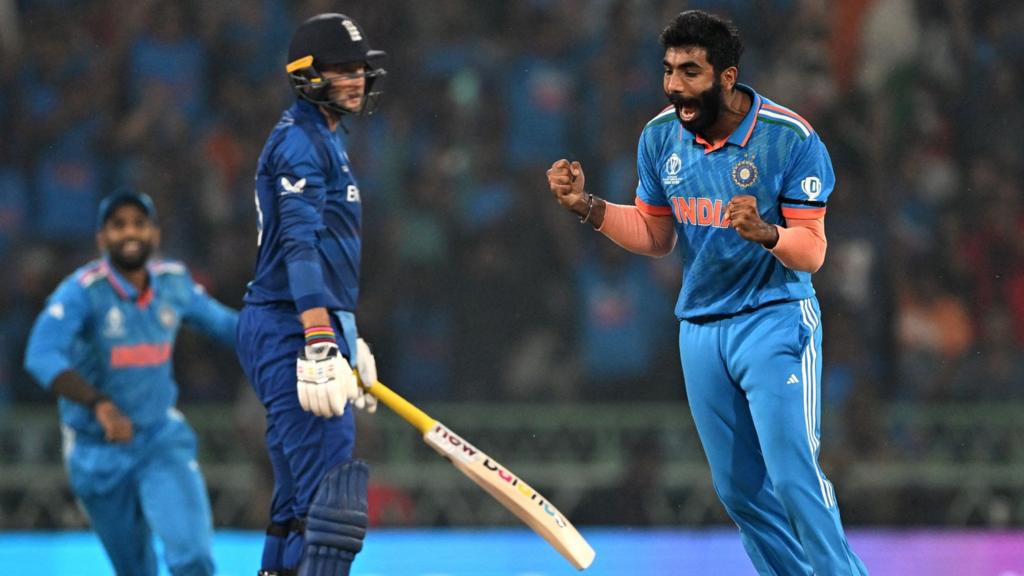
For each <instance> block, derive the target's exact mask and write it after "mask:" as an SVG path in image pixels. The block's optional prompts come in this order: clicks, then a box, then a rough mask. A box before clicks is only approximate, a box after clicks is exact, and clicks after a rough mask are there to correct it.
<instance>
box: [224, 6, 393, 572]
mask: <svg viewBox="0 0 1024 576" xmlns="http://www.w3.org/2000/svg"><path fill="white" fill-rule="evenodd" d="M384 56H385V54H384V52H381V51H378V50H371V49H370V46H369V44H368V42H367V39H366V36H365V34H364V32H363V30H362V28H360V26H359V25H358V24H357V23H356V22H355V20H353V19H351V18H349V17H348V16H345V15H343V14H321V15H319V16H315V17H313V18H311V19H309V20H307V21H306V22H304V23H303V24H301V25H300V26H299V27H298V29H297V30H296V31H295V34H294V36H293V37H292V40H291V44H290V45H289V48H288V64H287V66H286V72H287V74H288V78H289V81H290V82H291V85H292V88H293V89H294V91H295V94H296V96H297V98H296V102H295V103H294V104H293V105H292V106H291V107H290V108H288V109H287V110H286V111H285V112H284V114H283V115H282V116H281V119H280V120H279V121H278V123H277V126H275V127H274V129H273V131H272V132H271V134H270V136H269V138H268V140H267V142H266V145H265V147H264V148H263V152H262V154H261V155H260V158H259V164H258V167H257V174H256V216H257V224H258V230H259V232H258V237H257V245H258V254H257V262H256V272H255V277H254V279H253V280H252V281H251V282H250V283H249V285H248V290H247V292H246V295H245V306H244V307H243V309H242V312H241V314H240V317H239V326H238V346H237V349H238V356H239V359H240V360H241V363H242V366H243V368H244V369H245V371H246V374H247V375H248V377H249V380H250V382H252V385H253V387H254V388H255V390H256V393H257V394H258V395H259V397H260V400H261V401H262V402H263V405H264V407H265V408H266V410H267V431H266V443H267V450H268V452H269V455H270V461H271V464H272V466H273V470H274V494H273V500H272V503H271V509H270V522H269V526H268V527H267V531H266V539H265V544H264V548H263V558H262V564H261V569H260V571H259V574H260V575H261V576H285V575H295V574H299V575H302V576H338V575H347V574H348V573H349V569H350V567H351V565H352V561H353V559H354V557H355V555H356V554H357V553H358V552H359V551H360V550H361V549H362V546H363V536H364V535H365V533H366V526H367V502H366V500H367V478H368V469H367V465H366V463H365V462H363V461H361V460H355V459H353V458H352V451H353V447H354V444H355V421H354V418H353V414H352V410H349V409H347V406H348V405H349V404H350V403H352V404H354V405H355V406H357V407H359V408H364V409H366V410H368V411H370V412H373V411H374V410H375V409H376V400H375V399H374V398H373V397H372V396H369V395H368V394H366V393H365V389H364V388H363V387H362V386H360V383H359V382H358V381H357V377H356V376H355V375H354V374H353V369H354V368H358V371H359V379H361V380H362V384H363V386H366V387H369V386H370V385H372V384H373V382H375V381H376V379H377V375H376V373H377V368H376V363H375V361H374V358H373V355H372V354H371V353H370V349H369V347H368V346H367V345H366V343H365V342H364V341H363V340H362V339H361V338H359V335H358V332H357V331H356V317H355V311H356V302H357V300H358V296H359V263H360V253H361V232H362V204H361V196H360V190H359V185H358V183H357V182H356V179H355V176H354V175H353V172H352V170H351V167H350V165H349V158H348V154H347V152H346V149H345V142H344V137H343V134H341V133H339V131H338V127H339V126H340V125H341V123H342V121H343V120H344V119H346V118H347V117H349V116H358V115H361V114H369V113H370V112H372V110H373V106H374V103H375V100H376V97H377V94H378V93H377V92H375V91H373V87H374V84H375V83H376V81H377V80H378V79H379V78H380V77H381V76H383V75H384V73H385V72H384V70H383V69H382V68H380V67H378V66H377V62H378V61H379V60H380V59H382V58H383V57H384Z"/></svg>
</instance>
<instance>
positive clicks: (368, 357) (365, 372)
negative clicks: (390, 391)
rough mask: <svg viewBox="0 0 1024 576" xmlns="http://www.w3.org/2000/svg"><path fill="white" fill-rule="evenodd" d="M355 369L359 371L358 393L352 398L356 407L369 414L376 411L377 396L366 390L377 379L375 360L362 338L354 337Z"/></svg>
mask: <svg viewBox="0 0 1024 576" xmlns="http://www.w3.org/2000/svg"><path fill="white" fill-rule="evenodd" d="M356 370H357V371H358V372H359V383H360V384H361V386H360V388H359V395H358V396H356V397H355V399H354V400H352V403H353V404H355V405H356V408H359V409H360V410H366V411H367V412H369V413H370V414H373V413H374V412H376V411H377V397H376V396H374V395H373V394H370V393H368V392H367V390H369V389H370V388H371V387H372V386H373V383H374V382H376V381H377V360H375V359H374V358H373V354H372V353H371V352H370V346H369V344H367V343H366V340H363V339H362V338H357V339H356Z"/></svg>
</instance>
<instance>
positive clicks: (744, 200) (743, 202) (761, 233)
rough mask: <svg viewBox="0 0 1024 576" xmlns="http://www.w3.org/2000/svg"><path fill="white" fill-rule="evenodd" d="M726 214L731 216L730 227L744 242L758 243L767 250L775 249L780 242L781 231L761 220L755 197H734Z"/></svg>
mask: <svg viewBox="0 0 1024 576" xmlns="http://www.w3.org/2000/svg"><path fill="white" fill-rule="evenodd" d="M725 213H726V214H727V215H728V216H729V225H730V226H732V227H733V229H734V230H736V233H737V234H739V235H740V237H741V238H743V239H744V240H750V241H751V242H757V243H758V244H762V245H764V246H765V247H766V248H772V247H774V246H775V243H776V242H778V241H779V231H778V230H776V229H775V226H773V225H771V224H769V223H767V222H765V221H764V220H762V219H761V214H760V213H759V212H758V211H757V198H755V197H754V196H749V195H743V196H733V197H732V200H729V204H727V205H726V206H725Z"/></svg>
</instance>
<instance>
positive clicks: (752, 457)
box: [547, 10, 867, 576]
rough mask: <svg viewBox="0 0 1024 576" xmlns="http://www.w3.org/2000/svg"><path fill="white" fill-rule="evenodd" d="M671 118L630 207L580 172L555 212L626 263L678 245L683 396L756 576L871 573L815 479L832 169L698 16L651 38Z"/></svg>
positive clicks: (560, 175) (720, 26) (647, 154)
mask: <svg viewBox="0 0 1024 576" xmlns="http://www.w3.org/2000/svg"><path fill="white" fill-rule="evenodd" d="M661 44H662V46H663V48H664V60H663V65H664V80H663V84H664V90H665V95H666V96H667V97H668V100H669V102H670V104H671V105H670V106H668V107H667V108H665V109H664V110H662V112H661V113H660V114H658V115H657V116H655V117H654V118H653V119H652V120H651V121H650V122H648V123H647V126H646V127H645V128H644V129H643V133H642V134H641V136H640V144H639V148H638V151H637V171H638V173H639V184H638V186H637V190H636V200H635V205H634V206H622V205H615V204H611V203H608V202H605V201H604V200H602V199H600V198H598V197H596V196H594V195H592V194H590V193H589V192H587V191H586V188H585V179H584V175H583V168H582V166H581V165H580V163H579V162H575V161H574V162H571V163H570V162H568V161H567V160H564V159H563V160H559V161H557V162H555V163H554V164H553V165H552V166H551V169H549V170H548V172H547V176H548V183H549V185H550V188H551V191H552V192H553V193H554V195H555V197H556V198H557V200H558V202H559V203H560V204H561V205H562V206H563V207H565V208H567V209H568V210H570V211H571V212H573V213H575V214H577V215H578V216H579V217H580V220H581V222H585V223H589V224H590V225H591V226H593V227H594V228H596V229H597V230H598V231H600V232H602V233H603V234H604V235H606V236H607V237H608V238H610V239H611V240H613V241H614V242H616V243H617V244H619V245H620V246H622V247H623V248H625V249H626V250H630V251H632V252H635V253H638V254H645V255H649V256H655V257H660V256H665V255H667V254H668V253H669V252H671V251H672V249H673V247H674V246H675V244H676V242H677V241H678V243H679V253H680V259H681V261H682V263H683V267H684V269H683V284H682V289H681V290H680V292H679V299H678V301H677V304H676V309H675V314H676V317H677V318H678V319H679V353H680V356H681V358H682V364H683V374H684V376H685V380H686V392H687V396H688V400H689V404H690V410H691V412H692V414H693V419H694V422H695V423H696V426H697V431H698V433H699V435H700V439H701V443H702V444H703V446H704V452H705V454H706V455H707V458H708V462H709V464H710V466H711V475H712V479H713V481H714V485H715V490H716V492H717V493H718V497H719V499H720V500H721V501H722V504H723V505H724V506H725V509H726V510H727V512H728V513H729V515H730V516H731V517H732V519H733V520H734V521H735V522H736V524H737V525H738V526H739V528H740V538H741V539H742V541H743V545H744V547H745V548H746V550H747V554H748V555H749V556H750V559H751V561H753V563H754V566H755V567H756V569H757V571H758V572H759V573H760V574H786V575H795V574H812V573H813V574H828V575H829V576H839V575H848V574H853V575H861V574H867V570H866V569H865V567H864V564H863V563H862V562H861V561H860V559H859V558H857V556H856V555H855V554H854V553H853V551H852V550H851V549H850V546H849V544H848V543H847V540H846V536H845V534H844V532H843V527H842V523H841V522H840V518H839V508H838V505H837V503H836V495H835V491H834V490H833V488H832V484H831V483H830V482H829V481H828V479H826V478H825V474H824V473H823V472H822V470H821V468H820V467H819V465H818V449H819V442H820V429H819V422H818V419H819V414H820V402H819V398H820V397H821V386H820V377H821V354H820V352H821V322H820V321H819V318H820V316H821V314H820V311H819V308H818V301H817V299H816V298H815V295H814V288H813V287H812V286H811V274H812V273H813V272H815V271H817V270H818V268H820V267H821V265H822V263H823V261H824V258H825V224H824V218H825V203H826V201H827V200H828V197H829V194H831V192H832V188H833V186H834V185H835V175H834V173H833V171H832V162H831V160H830V159H829V156H828V152H827V151H826V149H825V145H824V144H823V143H822V141H821V139H820V138H819V137H818V135H817V134H816V133H815V132H814V129H813V128H812V127H811V126H810V124H808V123H807V121H806V120H804V119H803V118H801V117H800V116H799V115H797V114H796V113H794V112H793V111H792V110H789V109H787V108H784V107H782V106H780V105H778V104H776V103H774V102H772V101H771V100H769V99H767V98H765V97H763V96H761V95H760V94H758V93H757V92H755V91H754V90H753V89H752V88H750V87H749V86H745V85H743V84H739V83H737V79H738V76H739V71H738V69H737V66H738V65H739V58H740V54H741V53H742V51H743V45H742V42H741V40H740V38H739V35H738V33H737V32H736V29H735V28H734V27H733V25H732V24H731V23H730V22H728V21H726V20H723V19H720V18H718V17H716V16H713V15H710V14H707V13H705V12H701V11H696V10H693V11H687V12H683V13H681V14H679V15H678V16H676V18H675V19H674V20H673V21H672V22H671V23H670V24H669V25H668V27H667V28H665V30H664V31H663V32H662V34H661Z"/></svg>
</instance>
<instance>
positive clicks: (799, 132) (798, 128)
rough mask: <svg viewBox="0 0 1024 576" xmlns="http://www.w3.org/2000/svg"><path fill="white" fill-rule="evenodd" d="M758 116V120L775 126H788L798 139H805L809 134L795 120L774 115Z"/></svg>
mask: <svg viewBox="0 0 1024 576" xmlns="http://www.w3.org/2000/svg"><path fill="white" fill-rule="evenodd" d="M758 116H760V120H761V121H762V122H765V123H767V124H774V125H776V126H782V127H783V128H789V129H790V130H792V131H793V132H795V133H796V135H797V136H798V137H799V138H800V140H806V139H807V137H808V136H810V135H811V134H810V133H809V132H807V131H806V129H804V128H803V127H802V126H800V125H799V124H796V123H795V122H787V121H786V120H782V119H780V118H778V117H776V116H761V115H760V114H758Z"/></svg>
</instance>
